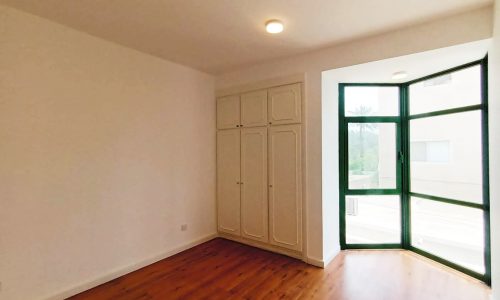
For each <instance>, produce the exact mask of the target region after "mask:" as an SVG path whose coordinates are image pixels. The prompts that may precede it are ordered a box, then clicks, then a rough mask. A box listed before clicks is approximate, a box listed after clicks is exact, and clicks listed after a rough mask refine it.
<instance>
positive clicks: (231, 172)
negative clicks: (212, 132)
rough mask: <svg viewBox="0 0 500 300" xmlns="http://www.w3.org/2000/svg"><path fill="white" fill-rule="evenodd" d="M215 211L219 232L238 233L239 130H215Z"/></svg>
mask: <svg viewBox="0 0 500 300" xmlns="http://www.w3.org/2000/svg"><path fill="white" fill-rule="evenodd" d="M217 211H218V227H219V231H220V232H225V233H230V234H233V235H240V130H239V129H231V130H221V131H218V132H217Z"/></svg>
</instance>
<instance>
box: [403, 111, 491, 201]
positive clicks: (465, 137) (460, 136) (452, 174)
mask: <svg viewBox="0 0 500 300" xmlns="http://www.w3.org/2000/svg"><path fill="white" fill-rule="evenodd" d="M410 157H411V159H410V173H411V176H410V178H411V191H412V192H414V193H420V194H427V195H432V196H439V197H444V198H451V199H456V200H463V201H469V202H475V203H481V202H482V197H483V195H482V189H483V182H482V159H481V158H482V147H481V112H480V111H472V112H464V113H457V114H450V115H444V116H437V117H429V118H422V119H415V120H411V121H410Z"/></svg>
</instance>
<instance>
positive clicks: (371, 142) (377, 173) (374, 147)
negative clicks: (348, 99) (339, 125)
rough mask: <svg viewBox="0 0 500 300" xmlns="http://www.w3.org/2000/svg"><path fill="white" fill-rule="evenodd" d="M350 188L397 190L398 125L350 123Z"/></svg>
mask: <svg viewBox="0 0 500 300" xmlns="http://www.w3.org/2000/svg"><path fill="white" fill-rule="evenodd" d="M348 141H349V149H348V151H349V153H348V157H349V189H394V188H396V125H395V124H394V123H349V126H348Z"/></svg>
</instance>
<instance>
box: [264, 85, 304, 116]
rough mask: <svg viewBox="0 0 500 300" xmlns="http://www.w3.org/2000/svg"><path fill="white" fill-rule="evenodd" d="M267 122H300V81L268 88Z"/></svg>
mask: <svg viewBox="0 0 500 300" xmlns="http://www.w3.org/2000/svg"><path fill="white" fill-rule="evenodd" d="M268 98H269V99H268V106H269V108H268V112H269V122H270V123H271V124H272V125H280V124H293V123H300V120H301V114H302V92H301V87H300V83H295V84H290V85H284V86H279V87H275V88H271V89H269V96H268Z"/></svg>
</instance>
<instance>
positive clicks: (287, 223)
mask: <svg viewBox="0 0 500 300" xmlns="http://www.w3.org/2000/svg"><path fill="white" fill-rule="evenodd" d="M269 130H270V133H269V213H270V218H269V219H270V225H269V226H270V240H271V244H273V245H278V246H281V247H285V248H288V249H292V250H298V251H301V250H302V185H301V126H300V125H283V126H273V127H271V128H270V129H269Z"/></svg>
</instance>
